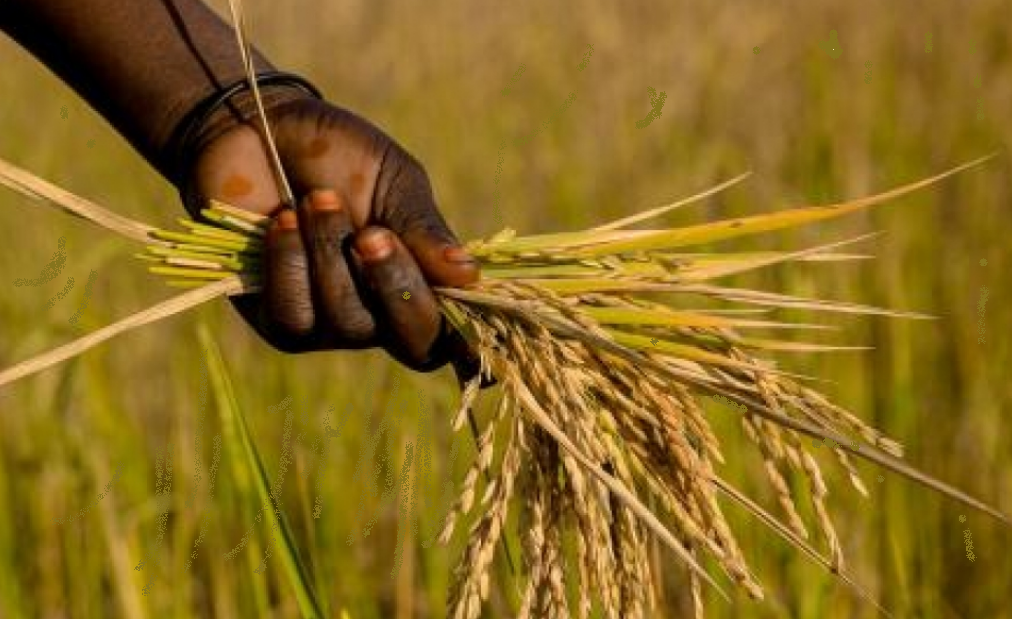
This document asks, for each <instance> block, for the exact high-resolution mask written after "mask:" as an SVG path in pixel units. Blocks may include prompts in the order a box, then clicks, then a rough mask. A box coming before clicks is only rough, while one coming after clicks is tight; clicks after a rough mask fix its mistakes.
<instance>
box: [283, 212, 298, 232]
mask: <svg viewBox="0 0 1012 619" xmlns="http://www.w3.org/2000/svg"><path fill="white" fill-rule="evenodd" d="M278 227H279V228H280V229H282V230H295V229H297V228H298V227H299V218H298V217H297V216H296V215H295V212H294V211H293V210H292V209H288V208H286V209H285V210H283V211H281V213H280V214H279V215H278Z"/></svg>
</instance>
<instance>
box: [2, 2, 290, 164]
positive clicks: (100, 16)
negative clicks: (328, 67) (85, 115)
mask: <svg viewBox="0 0 1012 619" xmlns="http://www.w3.org/2000/svg"><path fill="white" fill-rule="evenodd" d="M0 29H2V30H3V31H4V32H6V33H7V34H8V35H10V36H11V37H12V38H13V39H14V40H16V41H17V42H18V43H19V44H20V45H21V46H22V47H24V48H25V49H26V50H27V51H29V52H30V53H31V54H32V55H34V56H35V57H36V58H37V59H39V60H40V61H41V62H43V63H44V64H45V65H46V66H47V67H48V68H49V69H50V70H51V71H53V72H54V73H55V74H56V75H58V76H59V77H60V78H61V79H62V80H63V81H64V82H66V83H67V84H68V85H69V86H70V87H71V88H73V89H74V90H75V91H76V92H77V93H78V94H79V95H81V96H82V97H83V98H84V99H86V100H87V101H88V102H89V103H90V104H91V106H92V107H93V108H95V110H97V111H98V112H99V113H100V114H101V115H102V116H104V117H105V118H106V120H108V121H109V122H110V123H111V124H112V125H113V126H114V127H115V128H116V130H117V131H118V132H119V133H120V134H122V135H123V136H124V138H126V139H127V140H128V141H129V142H130V143H131V144H132V145H133V146H134V148H136V149H137V151H138V152H139V153H140V154H141V155H142V156H144V157H145V158H146V159H147V160H148V161H149V162H150V163H151V164H152V165H154V166H155V168H156V169H158V170H159V171H160V172H161V173H162V174H163V175H167V172H168V166H169V163H170V162H168V161H167V160H166V157H167V153H166V152H165V146H166V142H167V141H168V139H169V136H170V134H171V133H172V131H173V129H174V128H175V127H176V125H177V124H178V122H179V121H180V120H181V119H182V117H183V116H184V115H185V114H186V113H187V112H188V111H189V110H190V109H191V108H192V107H193V106H194V105H196V104H197V103H198V102H199V101H200V100H202V99H203V98H204V97H206V96H207V95H208V94H210V93H212V92H213V91H214V90H215V89H217V88H219V87H220V86H221V85H223V84H228V83H230V82H232V81H234V80H236V79H238V78H240V77H242V75H243V70H242V60H241V56H240V53H239V49H238V46H237V45H236V42H235V35H234V32H233V30H232V29H231V27H230V26H228V25H227V24H226V23H225V22H224V21H222V19H221V18H219V17H218V16H217V15H216V14H215V13H214V12H213V11H212V10H211V9H210V8H209V7H207V6H206V5H204V4H203V3H202V2H200V0H4V1H3V2H0ZM254 66H255V67H256V69H257V70H258V71H262V70H266V69H271V68H273V67H271V65H270V64H269V63H268V62H267V61H266V59H264V58H263V56H261V55H260V54H258V53H256V52H254ZM225 113H226V114H227V113H228V112H227V110H225Z"/></svg>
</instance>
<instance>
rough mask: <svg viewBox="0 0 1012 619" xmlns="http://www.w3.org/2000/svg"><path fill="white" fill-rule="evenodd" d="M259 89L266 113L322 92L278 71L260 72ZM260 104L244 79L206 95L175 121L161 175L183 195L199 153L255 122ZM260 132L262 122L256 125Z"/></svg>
mask: <svg viewBox="0 0 1012 619" xmlns="http://www.w3.org/2000/svg"><path fill="white" fill-rule="evenodd" d="M257 88H258V90H259V92H260V99H261V101H262V103H263V107H264V112H265V114H267V115H270V112H271V111H272V110H274V109H277V108H278V107H281V106H283V105H285V104H288V103H291V102H293V101H299V100H304V99H313V98H316V99H319V98H322V95H321V94H320V93H319V91H318V90H317V89H316V88H315V87H314V86H312V85H311V84H309V83H308V82H306V81H305V80H303V79H302V78H299V77H298V76H294V75H290V74H286V73H280V72H276V71H266V72H260V73H258V75H257ZM256 117H257V105H256V100H255V98H254V95H253V91H252V90H251V89H250V88H249V83H248V81H247V80H245V79H239V80H235V81H233V82H231V83H229V84H226V85H224V86H222V87H217V88H215V89H213V90H211V91H208V92H205V93H204V94H203V96H202V97H200V98H199V99H197V100H196V101H195V102H193V103H191V104H190V105H189V107H188V111H187V112H186V113H185V114H183V115H182V116H181V118H180V119H179V120H178V121H177V122H176V124H175V127H174V128H173V130H172V133H171V134H170V136H169V138H168V139H167V140H166V142H165V144H164V145H163V147H162V149H161V161H162V164H161V165H160V166H159V167H160V169H161V171H162V173H163V174H164V175H165V176H166V177H167V178H168V179H169V181H170V182H172V183H173V184H174V185H175V186H176V188H177V189H178V190H180V191H181V192H182V191H184V189H185V184H186V182H187V180H188V176H189V171H190V170H191V169H192V166H193V165H194V163H195V162H196V160H197V158H198V157H199V155H200V152H201V151H202V150H203V149H204V148H205V147H206V146H207V145H208V144H210V143H211V142H212V141H214V140H215V139H216V138H218V137H220V136H222V135H223V134H225V133H227V132H228V131H230V130H232V129H234V128H235V127H238V126H240V125H243V124H248V123H252V122H255V119H256ZM256 126H257V129H258V130H259V123H256Z"/></svg>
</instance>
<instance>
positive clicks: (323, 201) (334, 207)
mask: <svg viewBox="0 0 1012 619" xmlns="http://www.w3.org/2000/svg"><path fill="white" fill-rule="evenodd" d="M309 200H310V203H311V204H312V205H313V209H314V210H317V211H339V210H341V198H340V196H338V195H337V192H336V191H334V190H333V189H317V190H314V191H313V192H312V193H310V194H309Z"/></svg>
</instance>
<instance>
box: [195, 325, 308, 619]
mask: <svg viewBox="0 0 1012 619" xmlns="http://www.w3.org/2000/svg"><path fill="white" fill-rule="evenodd" d="M198 337H199V338H200V345H201V348H203V350H204V359H205V360H206V361H207V366H208V373H209V375H210V378H211V385H212V387H213V389H214V394H215V399H216V400H217V401H218V412H219V413H220V414H221V423H222V425H223V426H226V425H227V426H228V427H229V429H230V430H232V431H231V432H229V433H227V434H226V436H232V437H234V436H238V437H239V441H240V442H241V443H242V451H243V453H244V454H245V455H246V464H247V466H248V467H249V469H250V470H251V471H252V473H253V481H254V485H255V486H256V488H257V493H258V494H259V495H260V500H261V501H263V502H264V503H265V504H266V505H267V507H268V509H265V510H264V511H265V513H266V514H267V521H268V522H269V523H270V525H271V527H270V529H271V530H273V529H275V528H277V527H279V526H280V529H281V534H282V538H281V542H282V543H281V553H280V554H281V562H282V565H283V566H284V570H285V574H286V575H287V576H288V581H289V583H291V585H292V589H293V590H294V592H295V598H296V600H297V602H298V604H299V611H300V612H301V613H302V616H303V617H311V618H313V619H322V618H323V617H325V616H327V615H326V613H324V612H322V611H321V610H320V603H319V601H318V600H317V597H316V593H315V592H314V591H313V587H312V584H311V582H312V579H311V578H310V577H309V570H308V569H306V566H305V562H304V561H303V560H302V556H301V555H300V554H299V549H298V546H297V545H296V543H295V536H294V535H293V534H292V530H291V527H290V526H289V525H288V519H287V518H285V514H284V511H280V512H279V514H280V515H275V514H274V511H273V510H272V509H270V497H269V495H268V493H269V491H268V488H269V487H270V480H269V479H268V477H267V473H266V471H264V466H263V461H262V460H261V458H260V453H259V452H258V451H257V448H256V445H255V444H254V443H253V439H252V437H251V436H250V433H249V428H248V427H247V425H246V419H245V417H244V416H243V414H242V411H241V410H240V409H239V406H238V404H237V403H236V399H235V392H234V391H233V389H232V381H231V380H229V377H228V374H227V373H226V371H225V364H224V361H223V360H222V358H221V351H220V350H219V348H218V346H217V345H216V344H215V343H214V340H213V339H212V337H211V333H210V330H209V329H208V328H207V327H206V326H205V325H203V324H201V325H200V327H199V330H198Z"/></svg>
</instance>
